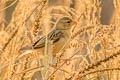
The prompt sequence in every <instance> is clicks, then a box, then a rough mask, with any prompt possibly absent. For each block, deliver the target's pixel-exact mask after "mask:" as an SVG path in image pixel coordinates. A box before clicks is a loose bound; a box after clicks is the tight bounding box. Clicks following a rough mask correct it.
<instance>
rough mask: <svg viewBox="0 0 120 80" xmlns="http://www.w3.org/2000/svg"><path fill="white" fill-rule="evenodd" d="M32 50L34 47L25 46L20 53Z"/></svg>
mask: <svg viewBox="0 0 120 80" xmlns="http://www.w3.org/2000/svg"><path fill="white" fill-rule="evenodd" d="M26 50H32V46H25V47H22V48H21V49H20V51H26Z"/></svg>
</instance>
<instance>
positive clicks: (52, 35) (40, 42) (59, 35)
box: [33, 30, 63, 49]
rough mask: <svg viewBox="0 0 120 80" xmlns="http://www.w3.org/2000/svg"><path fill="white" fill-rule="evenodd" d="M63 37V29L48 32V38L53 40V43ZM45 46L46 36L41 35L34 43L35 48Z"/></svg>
mask: <svg viewBox="0 0 120 80" xmlns="http://www.w3.org/2000/svg"><path fill="white" fill-rule="evenodd" d="M62 37H63V33H62V31H61V30H53V31H51V32H50V33H49V34H48V40H49V41H52V42H53V43H55V42H57V41H59V40H60V38H62ZM44 46H45V36H43V37H41V38H40V39H38V40H37V41H36V42H35V43H34V45H33V48H34V49H38V48H42V47H44Z"/></svg>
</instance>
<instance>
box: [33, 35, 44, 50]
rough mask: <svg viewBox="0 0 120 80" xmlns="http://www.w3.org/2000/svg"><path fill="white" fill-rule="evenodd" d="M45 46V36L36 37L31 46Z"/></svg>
mask: <svg viewBox="0 0 120 80" xmlns="http://www.w3.org/2000/svg"><path fill="white" fill-rule="evenodd" d="M44 46H45V36H43V37H41V38H40V39H38V40H37V41H36V42H35V43H34V44H33V48H34V49H39V48H42V47H44Z"/></svg>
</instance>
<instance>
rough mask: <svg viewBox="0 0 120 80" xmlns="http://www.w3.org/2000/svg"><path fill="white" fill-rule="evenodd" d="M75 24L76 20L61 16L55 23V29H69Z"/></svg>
mask: <svg viewBox="0 0 120 80" xmlns="http://www.w3.org/2000/svg"><path fill="white" fill-rule="evenodd" d="M75 24H77V21H74V20H72V19H71V18H69V17H62V18H61V19H59V20H58V22H57V24H56V29H59V30H68V29H71V27H72V26H73V25H75Z"/></svg>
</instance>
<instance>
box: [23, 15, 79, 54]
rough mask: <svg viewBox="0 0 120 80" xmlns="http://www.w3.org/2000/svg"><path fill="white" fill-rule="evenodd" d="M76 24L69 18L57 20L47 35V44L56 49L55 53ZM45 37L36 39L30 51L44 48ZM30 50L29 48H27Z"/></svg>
mask: <svg viewBox="0 0 120 80" xmlns="http://www.w3.org/2000/svg"><path fill="white" fill-rule="evenodd" d="M75 24H77V22H76V21H73V20H72V19H71V18H69V17H62V18H61V19H59V20H58V22H57V24H56V27H55V29H53V30H52V31H51V32H49V33H48V42H49V41H50V42H52V43H53V45H54V46H55V47H56V49H55V52H58V51H59V50H60V48H61V47H62V46H63V45H64V44H65V43H66V41H67V40H68V39H69V37H70V35H71V34H70V33H71V32H70V30H71V28H72V26H73V25H75ZM45 37H46V36H43V37H41V38H40V39H38V40H37V41H36V42H35V43H34V44H33V46H32V49H40V48H43V47H44V46H45ZM25 49H27V47H23V48H21V50H25ZM29 49H30V47H29Z"/></svg>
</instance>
